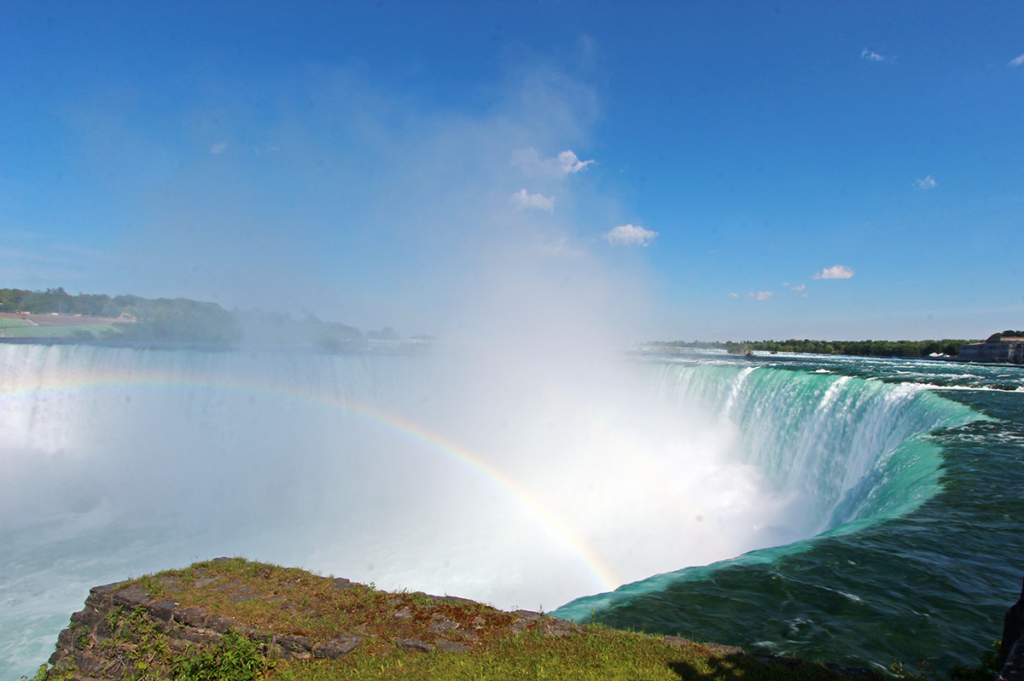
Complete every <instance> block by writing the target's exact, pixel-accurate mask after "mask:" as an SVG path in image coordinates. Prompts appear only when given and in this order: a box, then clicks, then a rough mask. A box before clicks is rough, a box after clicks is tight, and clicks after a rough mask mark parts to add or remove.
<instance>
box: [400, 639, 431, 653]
mask: <svg viewBox="0 0 1024 681" xmlns="http://www.w3.org/2000/svg"><path fill="white" fill-rule="evenodd" d="M395 645H396V646H398V647H399V648H401V649H402V650H407V651H409V652H411V653H429V652H430V651H431V650H433V649H434V646H433V644H431V643H427V642H426V641H421V640H419V639H418V638H396V639H395Z"/></svg>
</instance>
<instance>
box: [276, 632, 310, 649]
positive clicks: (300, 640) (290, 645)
mask: <svg viewBox="0 0 1024 681" xmlns="http://www.w3.org/2000/svg"><path fill="white" fill-rule="evenodd" d="M275 642H276V643H277V644H278V645H279V646H281V647H282V648H284V649H285V650H287V651H288V652H290V653H308V652H310V645H309V637H308V636H278V637H277V638H276V639H275Z"/></svg>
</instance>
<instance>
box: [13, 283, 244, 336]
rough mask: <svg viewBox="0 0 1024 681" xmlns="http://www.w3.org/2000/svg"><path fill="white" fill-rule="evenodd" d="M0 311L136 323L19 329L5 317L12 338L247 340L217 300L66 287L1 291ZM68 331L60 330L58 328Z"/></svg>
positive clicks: (232, 317)
mask: <svg viewBox="0 0 1024 681" xmlns="http://www.w3.org/2000/svg"><path fill="white" fill-rule="evenodd" d="M0 312H29V313H33V314H51V313H54V312H56V313H59V314H64V315H83V316H87V317H107V318H117V317H120V316H121V315H128V316H130V317H131V318H134V320H135V322H136V323H131V324H127V323H122V324H117V325H116V326H114V325H110V324H104V325H76V326H71V327H68V326H63V327H61V326H32V327H30V328H31V330H28V329H21V327H17V328H16V327H15V326H14V325H13V324H11V325H8V324H7V322H13V321H18V320H4V322H5V323H4V325H3V331H4V334H5V335H6V336H9V337H13V336H25V337H47V338H55V337H56V338H78V339H81V340H89V339H90V338H92V337H94V336H96V335H98V336H99V337H100V338H102V339H104V340H119V341H168V342H186V343H233V342H237V341H238V340H240V339H241V331H240V329H239V327H238V323H237V322H236V320H235V318H234V316H233V315H232V314H231V313H230V312H228V311H227V310H225V309H224V308H222V307H221V306H220V305H217V304H216V303H202V302H199V301H195V300H189V299H188V298H175V299H174V300H171V299H168V298H157V299H155V300H150V299H148V298H140V297H139V296H130V295H125V296H114V297H113V298H112V297H110V296H108V295H87V294H85V293H80V294H78V295H77V296H73V295H71V294H69V293H67V292H66V291H65V290H64V289H63V288H56V289H46V290H45V291H23V290H20V289H9V288H5V289H0ZM58 328H60V329H64V330H61V331H57V330H55V329H58Z"/></svg>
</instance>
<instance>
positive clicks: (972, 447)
mask: <svg viewBox="0 0 1024 681" xmlns="http://www.w3.org/2000/svg"><path fill="white" fill-rule="evenodd" d="M648 361H650V362H652V363H654V364H655V365H657V366H658V371H661V372H663V373H666V374H667V376H666V378H665V380H664V384H665V386H666V387H665V388H664V389H665V390H666V391H671V390H672V389H673V385H679V386H681V387H680V388H679V389H680V390H691V388H689V384H690V383H693V382H694V381H697V382H699V381H700V380H702V379H701V378H700V377H701V376H702V375H703V374H705V373H706V372H708V371H709V370H713V371H716V372H721V373H722V374H724V375H732V376H736V375H739V374H740V373H742V372H744V371H746V372H747V376H748V384H747V385H745V386H744V389H743V395H744V397H743V398H742V399H743V400H745V401H744V402H743V403H742V404H733V405H729V407H728V411H729V413H730V416H731V418H733V419H737V420H738V421H739V422H740V423H741V424H742V425H741V429H743V431H744V432H745V433H746V437H745V439H746V441H747V443H748V447H749V452H750V456H752V457H759V458H761V459H763V460H764V461H765V468H766V469H767V470H769V471H771V472H770V475H774V476H777V477H778V478H780V479H784V480H787V483H786V484H793V483H794V480H792V478H787V476H788V475H789V474H788V473H787V469H788V470H789V471H799V472H800V475H803V476H804V480H803V482H800V481H796V484H812V485H813V484H818V485H819V486H820V487H822V488H829V486H828V485H827V484H824V483H822V482H817V483H816V482H814V480H819V481H823V480H825V479H826V478H827V476H828V475H829V472H830V471H834V470H835V468H834V466H835V464H836V462H842V461H843V460H844V458H845V457H849V456H850V455H851V454H853V455H855V456H856V455H858V454H857V452H858V451H859V452H860V455H863V453H864V448H866V449H869V450H873V451H874V452H876V455H877V458H876V460H875V463H874V464H873V465H872V466H870V467H868V468H865V469H862V470H863V475H862V476H861V478H860V479H859V480H858V481H857V482H856V483H854V484H853V485H849V484H847V485H845V486H843V487H844V489H845V492H844V495H845V496H843V498H842V499H840V500H839V502H838V503H836V504H834V506H833V509H834V510H833V511H832V512H831V513H829V514H828V516H827V520H824V522H823V524H822V526H821V528H820V529H821V532H820V533H818V534H817V535H816V536H814V537H813V538H810V539H805V540H801V541H797V542H794V543H791V544H788V545H783V546H778V547H774V548H769V549H762V550H758V551H753V552H750V553H748V554H746V555H743V556H740V557H738V558H736V559H732V560H727V561H722V562H719V563H716V564H713V565H709V566H700V567H691V568H687V569H683V570H679V571H677V572H672V573H667V574H662V575H658V576H653V577H651V578H650V579H647V580H642V581H639V582H636V583H634V584H630V585H626V586H623V587H621V588H619V589H618V590H616V591H615V592H613V593H610V594H601V595H595V596H591V597H585V598H581V599H577V600H575V601H573V602H571V603H569V604H567V605H565V606H563V607H562V608H559V609H558V610H556V611H555V613H554V614H556V615H559V616H563V617H571V618H574V619H577V620H587V621H589V620H594V621H598V622H601V623H604V624H607V625H609V626H612V627H619V628H634V629H637V630H644V631H649V632H657V633H665V634H676V635H682V636H687V637H691V638H694V639H697V640H707V641H717V642H721V643H725V644H730V645H739V646H742V647H744V648H746V649H749V650H758V651H763V652H768V653H775V654H790V655H797V656H802V657H806V658H810V659H821V660H830V661H835V662H839V663H842V664H846V665H852V666H882V667H884V666H887V665H889V664H891V663H892V662H894V661H897V660H899V661H904V662H906V663H909V664H918V663H920V662H922V661H927V662H928V663H930V664H932V665H935V666H937V667H939V668H940V669H941V668H946V667H948V665H950V664H952V663H954V662H960V663H965V664H973V663H976V662H977V659H978V656H979V655H980V654H981V652H983V651H984V650H986V649H987V648H988V646H989V644H990V643H991V641H992V640H993V639H996V638H998V637H999V636H1000V634H1001V632H1002V617H1003V613H1004V612H1005V611H1006V609H1007V608H1008V607H1009V606H1010V605H1011V604H1012V603H1013V602H1014V601H1015V600H1016V598H1017V596H1018V594H1019V593H1020V583H1021V578H1022V576H1024V380H1022V379H1024V372H1022V371H1021V370H1020V369H1019V368H1016V367H995V366H975V365H961V364H943V363H937V362H924V361H913V362H912V361H898V360H864V359H848V358H841V359H833V358H827V357H797V356H792V357H779V356H763V357H754V358H751V359H744V360H739V359H736V360H732V359H718V360H716V366H714V367H713V368H711V369H709V367H708V366H707V360H706V359H696V360H690V361H685V360H678V359H670V358H660V359H651V358H649V359H648ZM826 372H827V373H826ZM733 380H735V379H733ZM724 382H725V383H727V382H728V381H724ZM717 383H718V384H719V385H721V384H722V383H723V381H718V382H717ZM828 386H838V387H837V388H836V389H835V390H836V391H837V392H841V393H842V395H841V396H839V395H832V396H831V397H826V393H827V392H828ZM702 390H704V391H705V394H706V399H708V400H712V401H715V400H717V401H719V402H722V400H723V398H722V397H721V395H720V393H721V390H720V389H717V390H716V389H715V388H713V387H712V388H708V389H704V388H702ZM908 392H909V393H910V394H912V395H913V397H912V399H909V400H907V399H903V400H900V399H899V398H898V396H899V395H901V394H904V395H906V394H907V393H908ZM872 401H874V402H875V404H874V405H873V406H872ZM879 402H880V403H879ZM886 403H888V406H886ZM896 403H900V404H896ZM779 415H783V416H782V420H783V421H785V425H779V426H778V427H777V428H776V431H775V433H774V434H773V435H770V436H767V437H766V436H765V435H764V433H762V432H760V428H762V427H763V426H764V424H766V423H768V422H775V423H780V421H778V420H777V419H779V418H780V416H779ZM851 415H852V418H848V417H850V416H851ZM894 420H895V421H898V422H900V424H901V425H899V426H898V427H894V428H879V425H880V422H881V421H885V422H887V423H889V425H890V426H891V425H892V424H893V421H894ZM850 428H852V429H853V431H854V432H846V431H847V429H850ZM829 429H832V430H838V431H840V432H841V433H842V434H841V435H840V436H837V437H834V438H832V440H831V441H828V438H825V439H822V438H821V437H818V438H817V439H815V436H814V434H815V432H818V431H821V430H829ZM787 431H788V432H787ZM830 447H831V448H830ZM858 448H860V449H858ZM804 456H812V457H814V458H815V459H816V460H818V461H820V462H822V465H821V466H820V467H819V468H817V469H814V471H811V475H810V477H811V480H807V477H808V470H807V466H806V464H803V465H802V464H801V463H800V458H801V457H804ZM815 471H816V472H815ZM823 476H824V477H823ZM830 489H835V486H832V487H831V488H830ZM829 501H830V500H824V501H823V504H822V507H825V506H827V505H828V502H829Z"/></svg>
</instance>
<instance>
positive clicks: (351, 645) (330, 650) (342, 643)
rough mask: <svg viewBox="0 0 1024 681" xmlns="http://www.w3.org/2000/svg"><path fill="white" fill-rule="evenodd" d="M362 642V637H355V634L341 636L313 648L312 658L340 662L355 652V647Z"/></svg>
mask: <svg viewBox="0 0 1024 681" xmlns="http://www.w3.org/2000/svg"><path fill="white" fill-rule="evenodd" d="M362 642H363V637H362V636H356V635H355V634H341V635H339V636H336V637H335V638H332V639H331V640H330V641H325V642H324V643H321V644H320V645H318V646H316V647H315V648H313V657H316V658H320V659H327V660H340V659H341V658H343V657H345V656H346V655H348V654H349V653H351V652H352V651H353V650H355V649H356V646H358V645H359V644H360V643H362Z"/></svg>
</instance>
